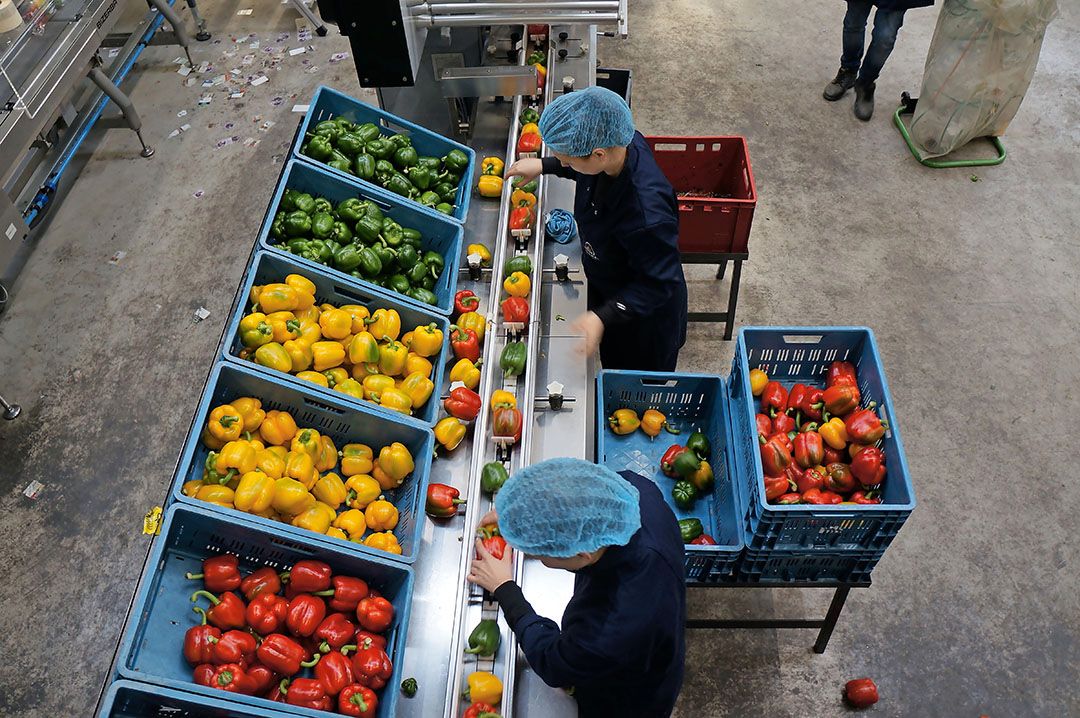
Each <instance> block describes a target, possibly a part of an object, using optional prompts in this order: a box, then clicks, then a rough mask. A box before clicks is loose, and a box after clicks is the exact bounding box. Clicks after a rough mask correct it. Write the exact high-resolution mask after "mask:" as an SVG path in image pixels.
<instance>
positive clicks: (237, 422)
mask: <svg viewBox="0 0 1080 718" xmlns="http://www.w3.org/2000/svg"><path fill="white" fill-rule="evenodd" d="M206 428H207V430H208V431H209V432H210V435H211V436H213V437H214V438H215V439H219V440H221V441H235V440H236V439H239V438H240V434H241V433H243V432H244V417H243V415H242V414H241V413H240V411H239V410H238V409H237V408H236V407H234V406H233V405H232V404H222V405H221V406H216V407H214V410H213V411H211V412H210V418H209V419H208V420H207V422H206Z"/></svg>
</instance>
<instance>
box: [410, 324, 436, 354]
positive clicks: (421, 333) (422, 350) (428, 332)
mask: <svg viewBox="0 0 1080 718" xmlns="http://www.w3.org/2000/svg"><path fill="white" fill-rule="evenodd" d="M410 348H411V349H412V351H413V352H415V353H417V354H419V355H420V356H422V357H430V356H435V355H436V354H438V353H439V352H440V351H442V348H443V333H442V330H441V329H439V328H438V326H436V324H435V323H434V322H432V323H431V324H428V325H427V326H426V327H417V328H416V330H415V332H414V333H413V341H412V346H411V347H410Z"/></svg>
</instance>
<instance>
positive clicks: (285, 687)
mask: <svg viewBox="0 0 1080 718" xmlns="http://www.w3.org/2000/svg"><path fill="white" fill-rule="evenodd" d="M278 690H279V691H281V695H283V696H284V695H287V694H288V693H289V679H288V678H282V679H281V683H278Z"/></svg>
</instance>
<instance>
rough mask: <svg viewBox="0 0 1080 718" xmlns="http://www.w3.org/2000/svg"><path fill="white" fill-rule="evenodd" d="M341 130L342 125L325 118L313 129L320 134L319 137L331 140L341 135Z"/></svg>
mask: <svg viewBox="0 0 1080 718" xmlns="http://www.w3.org/2000/svg"><path fill="white" fill-rule="evenodd" d="M341 132H342V129H341V125H339V124H338V123H336V122H334V121H333V120H323V121H322V122H320V123H319V124H317V125H315V129H314V130H313V133H314V134H316V135H318V136H319V137H326V138H328V139H329V140H330V141H331V142H333V141H334V140H336V139H337V138H338V137H340V136H341Z"/></svg>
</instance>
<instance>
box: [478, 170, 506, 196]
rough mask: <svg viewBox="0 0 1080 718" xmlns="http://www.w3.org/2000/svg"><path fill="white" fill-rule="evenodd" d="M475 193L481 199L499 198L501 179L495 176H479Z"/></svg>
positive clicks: (501, 188)
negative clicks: (477, 193) (478, 194)
mask: <svg viewBox="0 0 1080 718" xmlns="http://www.w3.org/2000/svg"><path fill="white" fill-rule="evenodd" d="M476 191H477V192H479V193H480V196H481V197H489V198H490V197H501V196H502V191H503V178H502V177H496V176H495V175H480V180H479V181H478V182H477V183H476Z"/></svg>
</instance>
